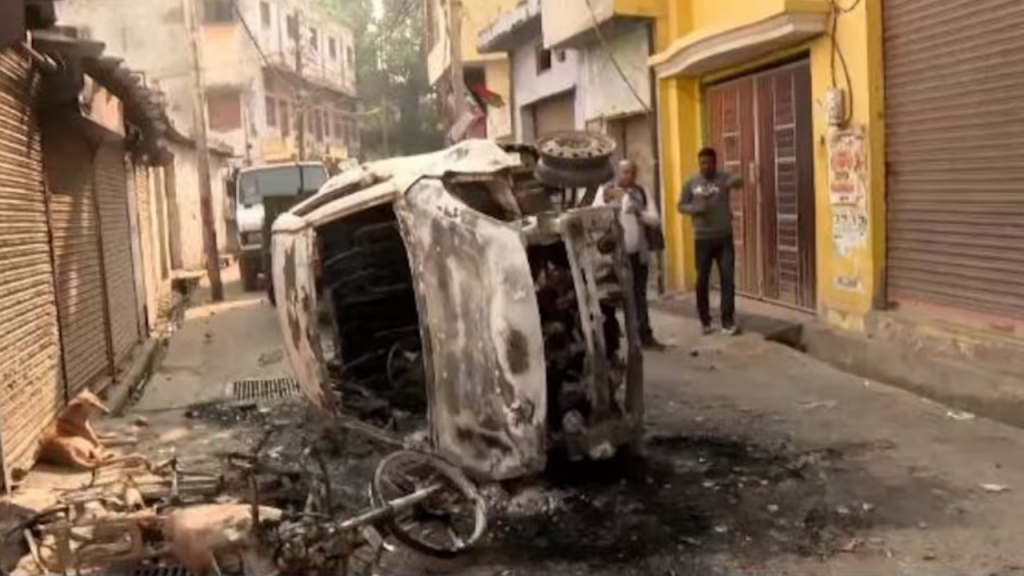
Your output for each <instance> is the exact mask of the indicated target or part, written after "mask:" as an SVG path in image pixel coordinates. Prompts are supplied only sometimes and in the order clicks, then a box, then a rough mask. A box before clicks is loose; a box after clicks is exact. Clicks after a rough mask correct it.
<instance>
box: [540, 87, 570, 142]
mask: <svg viewBox="0 0 1024 576" xmlns="http://www.w3.org/2000/svg"><path fill="white" fill-rule="evenodd" d="M533 126H534V133H535V134H536V135H537V137H538V138H541V137H544V136H546V135H548V134H554V133H555V132H565V131H567V130H575V129H576V92H575V91H572V92H566V93H565V94H561V95H558V96H552V97H550V98H546V99H544V100H541V101H540V102H537V103H536V104H534V105H533Z"/></svg>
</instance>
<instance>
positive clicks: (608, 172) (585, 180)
mask: <svg viewBox="0 0 1024 576" xmlns="http://www.w3.org/2000/svg"><path fill="white" fill-rule="evenodd" d="M533 175H534V177H535V178H536V179H537V180H538V181H539V182H540V183H541V184H544V185H545V186H550V187H553V188H589V187H592V186H600V185H602V184H604V183H606V182H608V181H609V180H611V179H612V178H613V177H614V176H615V170H614V169H613V168H612V165H611V163H610V162H608V161H607V160H605V161H604V162H603V163H601V164H598V165H596V166H585V167H579V168H566V167H560V166H552V165H550V164H548V162H547V161H546V160H541V161H540V162H538V163H537V166H536V167H535V168H534V169H533Z"/></svg>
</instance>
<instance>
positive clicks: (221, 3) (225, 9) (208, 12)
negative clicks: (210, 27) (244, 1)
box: [203, 0, 235, 24]
mask: <svg viewBox="0 0 1024 576" xmlns="http://www.w3.org/2000/svg"><path fill="white" fill-rule="evenodd" d="M234 21H235V9H234V6H232V5H231V0H203V23H204V24H223V23H225V22H234Z"/></svg>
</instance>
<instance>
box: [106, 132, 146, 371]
mask: <svg viewBox="0 0 1024 576" xmlns="http://www.w3.org/2000/svg"><path fill="white" fill-rule="evenodd" d="M133 178H134V177H133ZM96 202H97V203H98V207H99V215H100V238H101V240H102V245H103V271H104V273H105V277H106V283H107V298H108V306H107V309H108V310H109V313H110V336H111V342H112V344H113V347H114V362H115V364H116V365H117V366H120V365H121V362H123V361H124V360H125V358H127V357H128V355H129V354H131V351H132V349H133V348H134V347H135V345H136V344H137V343H138V342H139V314H138V295H137V294H136V290H135V267H134V264H133V262H132V234H131V224H130V223H129V220H128V172H127V170H126V167H125V153H124V147H123V146H122V145H121V144H120V143H117V144H104V145H103V146H100V149H99V150H98V152H97V154H96Z"/></svg>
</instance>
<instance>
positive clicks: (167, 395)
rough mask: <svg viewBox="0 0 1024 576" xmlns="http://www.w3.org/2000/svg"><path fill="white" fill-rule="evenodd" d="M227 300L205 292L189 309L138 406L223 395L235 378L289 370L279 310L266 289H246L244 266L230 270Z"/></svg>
mask: <svg viewBox="0 0 1024 576" xmlns="http://www.w3.org/2000/svg"><path fill="white" fill-rule="evenodd" d="M223 280H224V290H225V299H224V302H220V303H217V304H213V303H210V302H209V301H208V300H207V294H206V292H205V291H200V292H199V293H198V294H197V295H196V300H197V301H196V302H195V304H193V305H192V306H191V307H190V308H189V309H188V310H187V311H186V313H185V319H184V322H183V323H182V325H181V327H180V328H179V329H178V330H177V331H176V332H175V333H174V335H173V337H172V338H171V339H170V343H169V345H168V347H167V350H166V353H165V355H164V357H163V358H162V360H161V362H160V364H159V366H158V367H157V369H156V370H155V373H154V375H153V377H152V379H151V380H150V383H149V385H148V386H147V387H146V390H145V394H143V395H142V397H141V398H140V400H139V402H138V404H137V405H136V409H137V410H140V411H153V410H166V409H170V408H175V407H183V406H187V405H190V404H194V403H198V402H206V401H210V400H213V399H215V398H217V397H220V396H222V395H223V394H224V391H225V388H226V387H227V386H228V385H230V383H231V382H232V381H235V380H242V379H246V378H273V377H279V376H287V375H288V370H289V369H288V363H287V361H286V360H285V358H284V351H283V349H282V348H281V341H280V337H279V331H278V327H277V318H276V316H274V309H273V307H271V306H270V304H269V303H268V302H267V299H266V296H265V295H264V294H263V293H262V292H253V293H246V292H243V291H242V287H241V282H240V281H239V278H238V268H237V267H231V268H228V269H227V270H225V271H224V278H223Z"/></svg>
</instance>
